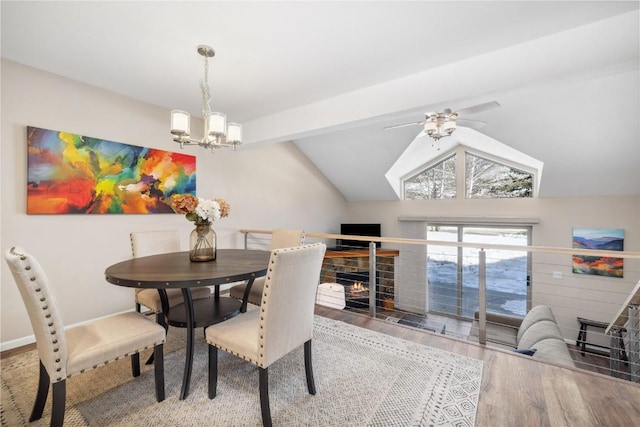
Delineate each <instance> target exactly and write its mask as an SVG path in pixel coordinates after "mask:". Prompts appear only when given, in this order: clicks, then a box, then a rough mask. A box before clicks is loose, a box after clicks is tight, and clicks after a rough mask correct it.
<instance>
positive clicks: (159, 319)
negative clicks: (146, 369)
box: [144, 312, 169, 365]
mask: <svg viewBox="0 0 640 427" xmlns="http://www.w3.org/2000/svg"><path fill="white" fill-rule="evenodd" d="M156 323H157V324H158V325H160V326H162V327H163V328H164V330H165V331H167V332H169V325H167V321H166V318H165V316H164V313H162V312H159V313H156ZM152 363H153V353H151V356H149V358H148V359H147V361H146V362H144V364H145V365H151V364H152Z"/></svg>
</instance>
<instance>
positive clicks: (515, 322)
mask: <svg viewBox="0 0 640 427" xmlns="http://www.w3.org/2000/svg"><path fill="white" fill-rule="evenodd" d="M474 318H475V319H476V320H478V319H479V318H480V312H478V311H476V312H475V314H474ZM487 323H494V324H496V325H502V326H508V327H510V328H514V329H516V330H517V329H519V328H520V325H521V324H522V317H516V316H509V315H508V314H498V313H489V312H487Z"/></svg>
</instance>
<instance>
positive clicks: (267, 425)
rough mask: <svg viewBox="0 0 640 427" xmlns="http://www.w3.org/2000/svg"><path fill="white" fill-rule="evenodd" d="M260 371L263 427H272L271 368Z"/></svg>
mask: <svg viewBox="0 0 640 427" xmlns="http://www.w3.org/2000/svg"><path fill="white" fill-rule="evenodd" d="M258 369H259V370H260V409H261V410H262V425H263V426H264V427H271V409H270V408H269V371H268V369H269V368H258Z"/></svg>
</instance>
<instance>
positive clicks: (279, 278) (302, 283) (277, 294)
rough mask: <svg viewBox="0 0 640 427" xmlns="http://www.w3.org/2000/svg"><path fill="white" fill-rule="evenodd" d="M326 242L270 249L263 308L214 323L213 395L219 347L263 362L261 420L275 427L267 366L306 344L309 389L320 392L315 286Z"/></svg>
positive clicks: (210, 337)
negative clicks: (314, 356)
mask: <svg viewBox="0 0 640 427" xmlns="http://www.w3.org/2000/svg"><path fill="white" fill-rule="evenodd" d="M325 250H326V245H325V244H324V243H314V244H312V245H305V246H298V247H292V248H285V249H274V250H273V251H271V257H270V259H269V267H268V270H267V276H266V279H265V282H264V288H263V291H262V304H261V307H260V308H259V309H255V310H249V311H248V312H246V313H242V314H239V315H238V316H236V317H233V318H231V319H229V320H226V321H224V322H221V323H217V324H215V325H212V326H209V327H208V328H206V329H205V337H206V340H207V343H208V344H209V398H210V399H213V398H214V397H215V396H216V389H217V383H218V349H222V350H224V351H227V352H229V353H231V354H234V355H236V356H239V357H241V358H243V359H245V360H247V361H248V362H250V363H253V364H254V365H256V366H258V369H259V389H260V407H261V411H262V423H263V424H264V425H265V426H271V410H270V408H269V381H268V380H269V376H268V368H269V366H271V365H272V364H273V363H274V362H276V361H278V360H279V359H280V358H282V357H283V356H285V355H286V354H288V353H289V352H291V351H292V350H294V349H296V348H298V347H300V346H301V345H304V362H305V372H306V377H307V389H308V390H309V394H316V388H315V383H314V379H313V367H312V363H311V339H312V336H313V314H314V305H315V299H316V289H317V288H318V283H319V281H320V269H321V267H322V260H323V258H324V253H325Z"/></svg>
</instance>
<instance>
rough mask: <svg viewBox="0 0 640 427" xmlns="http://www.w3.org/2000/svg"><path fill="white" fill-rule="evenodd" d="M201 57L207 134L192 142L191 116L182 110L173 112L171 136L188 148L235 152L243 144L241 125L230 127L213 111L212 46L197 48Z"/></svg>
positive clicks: (203, 118) (224, 117)
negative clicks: (210, 65) (210, 68)
mask: <svg viewBox="0 0 640 427" xmlns="http://www.w3.org/2000/svg"><path fill="white" fill-rule="evenodd" d="M198 53H199V54H200V55H202V56H203V57H204V78H203V79H202V81H201V82H200V89H201V91H202V120H203V121H204V132H203V137H202V139H199V140H198V139H193V138H191V115H190V114H189V113H188V112H186V111H182V110H173V111H171V134H172V135H173V136H174V137H173V140H174V141H175V142H177V143H178V144H180V148H184V146H185V145H199V146H201V147H204V148H210V149H211V151H215V150H216V149H218V148H223V147H225V148H233V149H234V150H235V149H236V147H237V146H238V145H240V144H242V125H241V124H239V123H227V116H226V115H224V114H222V113H218V112H212V111H211V89H210V88H209V58H213V56H214V55H215V51H214V50H213V48H211V47H210V46H205V45H200V46H198Z"/></svg>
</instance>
